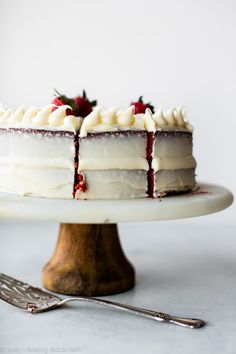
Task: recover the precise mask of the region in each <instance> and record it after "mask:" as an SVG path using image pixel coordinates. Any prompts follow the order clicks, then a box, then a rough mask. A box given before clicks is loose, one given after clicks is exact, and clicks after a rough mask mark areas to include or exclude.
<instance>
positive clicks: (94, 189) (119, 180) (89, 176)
mask: <svg viewBox="0 0 236 354" xmlns="http://www.w3.org/2000/svg"><path fill="white" fill-rule="evenodd" d="M82 175H83V177H84V181H85V184H86V186H87V189H86V190H85V191H84V192H83V191H81V190H79V189H78V190H77V192H76V198H78V199H122V198H123V199H126V198H127V199H128V198H143V197H147V190H148V185H147V172H146V171H143V170H102V171H101V170H100V171H86V172H85V173H83V174H82Z"/></svg>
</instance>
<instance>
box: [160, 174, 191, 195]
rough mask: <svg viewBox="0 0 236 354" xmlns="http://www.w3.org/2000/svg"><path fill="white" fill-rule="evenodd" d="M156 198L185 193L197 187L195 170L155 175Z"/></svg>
mask: <svg viewBox="0 0 236 354" xmlns="http://www.w3.org/2000/svg"><path fill="white" fill-rule="evenodd" d="M154 181H155V182H154V183H155V187H154V193H155V195H156V196H159V195H163V194H164V195H165V194H168V193H179V192H185V191H188V190H190V189H192V188H193V187H194V186H195V169H194V168H188V169H179V170H162V171H158V172H156V173H155V175H154Z"/></svg>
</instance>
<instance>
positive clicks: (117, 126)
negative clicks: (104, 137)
mask: <svg viewBox="0 0 236 354" xmlns="http://www.w3.org/2000/svg"><path fill="white" fill-rule="evenodd" d="M123 130H146V131H149V132H154V131H161V130H177V131H189V132H192V131H193V127H192V126H191V125H190V124H189V122H188V121H187V120H186V117H185V112H184V109H183V107H182V106H181V107H177V108H171V109H169V110H167V111H165V112H163V110H162V109H161V108H160V109H159V110H158V111H157V112H156V113H153V112H152V111H151V110H150V109H149V108H146V110H145V113H138V114H135V107H134V106H130V107H128V108H119V107H111V108H109V109H106V108H103V107H95V108H94V110H93V111H92V112H91V113H90V114H89V115H88V116H87V117H85V118H84V120H83V123H82V126H81V129H80V137H85V136H87V134H88V133H99V132H116V131H123Z"/></svg>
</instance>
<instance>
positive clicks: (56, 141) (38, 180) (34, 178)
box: [0, 92, 196, 200]
mask: <svg viewBox="0 0 236 354" xmlns="http://www.w3.org/2000/svg"><path fill="white" fill-rule="evenodd" d="M77 98H78V97H77ZM78 100H80V103H79V105H80V107H82V108H83V114H82V110H81V111H79V110H78V106H79V105H78V103H77V105H74V101H73V99H68V98H67V97H66V96H63V95H59V96H57V97H56V98H55V99H54V101H53V104H50V105H48V106H46V107H44V108H41V109H39V108H36V107H32V108H29V109H25V108H24V107H20V108H18V109H17V110H15V111H14V110H11V109H5V108H3V107H2V108H0V191H2V192H7V193H13V194H18V195H23V196H24V195H29V196H37V197H45V198H62V199H72V198H76V199H79V200H81V199H130V198H145V197H150V198H157V197H162V196H164V195H168V194H174V193H180V192H187V191H189V190H191V189H192V188H194V186H195V183H196V182H195V167H196V161H195V159H194V157H193V155H192V130H193V129H192V126H191V125H190V124H189V123H188V121H187V120H186V119H185V116H184V111H183V109H182V108H181V107H179V108H173V109H170V110H168V111H165V112H163V111H162V109H159V110H158V111H157V112H156V113H155V112H154V108H153V107H152V106H151V105H145V104H144V103H143V102H142V99H141V98H140V100H139V101H138V102H136V103H134V104H132V105H131V106H129V107H127V108H119V107H111V108H108V109H107V108H103V107H98V106H96V107H95V108H94V109H92V108H91V107H92V105H91V104H90V103H89V101H88V100H87V97H86V94H85V92H84V93H83V97H82V98H81V97H79V98H78ZM69 104H70V105H69ZM89 104H90V105H89ZM80 113H81V114H80ZM79 115H80V116H79Z"/></svg>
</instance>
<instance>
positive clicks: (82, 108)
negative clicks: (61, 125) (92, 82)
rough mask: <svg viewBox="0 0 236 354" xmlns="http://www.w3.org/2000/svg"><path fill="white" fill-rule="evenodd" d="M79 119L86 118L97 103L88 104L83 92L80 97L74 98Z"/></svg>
mask: <svg viewBox="0 0 236 354" xmlns="http://www.w3.org/2000/svg"><path fill="white" fill-rule="evenodd" d="M75 102H76V104H77V107H78V110H79V115H80V117H86V116H87V115H88V114H89V113H91V112H92V110H93V106H96V104H97V101H92V102H90V101H89V100H88V98H87V96H86V92H85V91H84V90H83V94H82V96H77V97H75Z"/></svg>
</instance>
